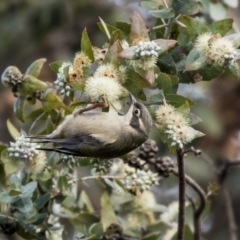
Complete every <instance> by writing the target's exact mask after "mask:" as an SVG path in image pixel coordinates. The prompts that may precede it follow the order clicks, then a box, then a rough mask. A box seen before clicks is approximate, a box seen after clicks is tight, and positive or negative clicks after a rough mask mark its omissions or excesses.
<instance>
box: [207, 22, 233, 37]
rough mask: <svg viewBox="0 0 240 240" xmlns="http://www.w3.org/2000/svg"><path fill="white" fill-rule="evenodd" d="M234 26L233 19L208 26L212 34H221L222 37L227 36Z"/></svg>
mask: <svg viewBox="0 0 240 240" xmlns="http://www.w3.org/2000/svg"><path fill="white" fill-rule="evenodd" d="M232 24H233V19H232V18H226V19H222V20H219V21H215V22H213V23H212V24H210V25H209V26H208V28H209V30H210V31H211V33H212V34H218V33H219V34H221V36H225V35H226V33H228V32H229V31H230V30H231V28H232Z"/></svg>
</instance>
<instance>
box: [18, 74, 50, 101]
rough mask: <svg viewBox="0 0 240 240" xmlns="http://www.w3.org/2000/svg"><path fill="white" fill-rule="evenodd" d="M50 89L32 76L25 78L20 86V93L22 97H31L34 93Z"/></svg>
mask: <svg viewBox="0 0 240 240" xmlns="http://www.w3.org/2000/svg"><path fill="white" fill-rule="evenodd" d="M47 88H48V85H47V84H46V83H45V82H43V81H41V80H39V79H37V78H35V77H33V76H31V75H24V78H23V82H22V84H21V85H20V86H19V91H18V92H19V93H20V94H21V95H22V96H25V97H27V96H29V95H30V96H31V95H32V94H33V93H36V92H37V91H44V90H46V89H47Z"/></svg>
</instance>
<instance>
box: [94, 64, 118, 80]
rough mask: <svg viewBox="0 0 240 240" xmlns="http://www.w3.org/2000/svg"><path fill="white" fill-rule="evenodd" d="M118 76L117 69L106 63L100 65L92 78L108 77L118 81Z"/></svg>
mask: <svg viewBox="0 0 240 240" xmlns="http://www.w3.org/2000/svg"><path fill="white" fill-rule="evenodd" d="M118 74H119V73H118V70H117V68H116V67H115V66H114V65H113V64H111V63H107V64H102V65H100V66H99V67H98V68H97V70H96V71H95V73H94V75H93V77H94V78H99V77H109V78H112V79H115V80H118Z"/></svg>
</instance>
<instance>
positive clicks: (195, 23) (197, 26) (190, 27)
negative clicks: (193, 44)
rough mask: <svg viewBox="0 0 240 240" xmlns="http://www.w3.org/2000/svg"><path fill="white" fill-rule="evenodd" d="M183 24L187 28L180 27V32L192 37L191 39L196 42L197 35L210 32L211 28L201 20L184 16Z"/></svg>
mask: <svg viewBox="0 0 240 240" xmlns="http://www.w3.org/2000/svg"><path fill="white" fill-rule="evenodd" d="M181 22H182V23H183V24H184V25H185V26H186V28H183V27H180V28H179V31H180V32H181V33H183V34H185V35H186V34H188V35H190V37H192V38H193V39H194V40H195V37H196V36H197V35H201V34H203V33H205V32H210V30H209V28H208V27H207V26H206V25H204V24H203V23H202V22H201V21H200V20H199V19H196V18H190V17H187V16H183V17H182V21H181Z"/></svg>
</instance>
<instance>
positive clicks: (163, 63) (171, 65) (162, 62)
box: [158, 53, 177, 74]
mask: <svg viewBox="0 0 240 240" xmlns="http://www.w3.org/2000/svg"><path fill="white" fill-rule="evenodd" d="M158 66H159V68H160V69H161V71H162V72H165V73H170V74H177V69H176V64H175V62H174V60H173V58H172V56H171V55H170V54H169V53H164V54H163V55H162V56H160V58H159V59H158Z"/></svg>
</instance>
